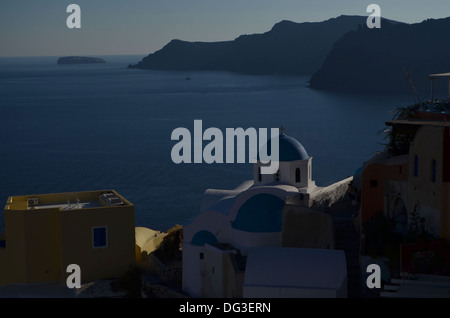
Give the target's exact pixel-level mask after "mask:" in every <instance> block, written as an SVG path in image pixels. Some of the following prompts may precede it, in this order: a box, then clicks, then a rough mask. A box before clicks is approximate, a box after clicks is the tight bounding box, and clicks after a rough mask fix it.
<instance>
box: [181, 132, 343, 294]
mask: <svg viewBox="0 0 450 318" xmlns="http://www.w3.org/2000/svg"><path fill="white" fill-rule="evenodd" d="M261 166H262V164H261V163H260V162H259V161H258V162H256V163H254V164H253V180H249V181H246V182H243V183H242V184H241V185H240V186H239V187H237V188H236V189H233V190H217V189H208V190H206V191H205V194H204V197H203V200H202V204H201V208H200V213H199V214H198V215H197V217H196V218H194V219H193V220H192V221H191V222H190V223H189V224H186V225H184V243H183V273H182V277H183V290H184V292H186V293H187V294H189V295H190V296H191V297H220V298H225V297H233V298H235V297H246V298H247V297H346V295H347V270H346V261H345V254H344V252H343V251H339V250H334V249H333V248H334V228H333V221H332V219H331V217H330V216H329V215H327V214H326V213H323V212H320V209H319V208H318V207H323V206H324V205H327V204H331V203H333V202H335V201H336V200H339V199H340V198H342V197H343V195H345V192H346V190H347V185H348V183H349V182H350V180H351V178H348V179H345V180H342V181H340V182H338V183H335V184H333V185H331V186H328V187H326V188H321V187H317V186H316V185H315V182H314V181H313V180H312V157H310V156H309V155H308V153H307V152H306V150H305V148H304V147H303V145H302V144H301V143H300V142H299V141H297V140H296V139H294V138H292V137H289V136H287V135H286V134H285V133H284V129H283V128H281V129H280V136H279V169H278V171H277V172H276V173H275V174H271V175H270V174H261Z"/></svg>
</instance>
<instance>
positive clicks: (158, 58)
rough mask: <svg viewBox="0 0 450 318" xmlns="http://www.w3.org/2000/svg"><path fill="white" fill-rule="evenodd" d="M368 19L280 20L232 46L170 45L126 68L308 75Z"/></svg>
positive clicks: (342, 17)
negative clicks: (340, 40) (348, 34)
mask: <svg viewBox="0 0 450 318" xmlns="http://www.w3.org/2000/svg"><path fill="white" fill-rule="evenodd" d="M366 19H367V17H362V16H344V15H343V16H339V17H337V18H332V19H329V20H326V21H323V22H305V23H295V22H291V21H281V22H279V23H277V24H275V25H274V27H273V28H272V29H271V30H270V31H268V32H266V33H263V34H252V35H242V36H240V37H238V38H236V39H235V40H233V41H224V42H187V41H181V40H172V41H171V42H170V43H168V44H167V45H166V46H164V47H163V48H162V49H161V50H159V51H156V52H154V53H153V54H150V55H148V56H147V57H145V58H144V59H143V60H142V61H140V62H139V63H137V64H135V65H130V66H129V67H130V68H142V69H153V70H220V71H231V72H240V73H246V74H276V75H312V74H313V73H314V72H316V71H317V69H318V68H319V67H320V65H321V64H322V62H323V60H324V59H325V57H326V56H327V54H328V52H329V51H330V50H331V49H332V47H333V44H334V43H335V42H336V41H337V40H338V39H339V38H341V37H342V36H343V35H344V34H345V33H347V32H349V31H353V30H357V28H358V26H359V25H361V24H365V23H366Z"/></svg>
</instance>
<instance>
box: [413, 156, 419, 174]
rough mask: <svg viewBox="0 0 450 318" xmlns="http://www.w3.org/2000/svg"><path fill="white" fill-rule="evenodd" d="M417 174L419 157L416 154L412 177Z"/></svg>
mask: <svg viewBox="0 0 450 318" xmlns="http://www.w3.org/2000/svg"><path fill="white" fill-rule="evenodd" d="M418 175H419V157H418V156H417V155H416V156H415V157H414V177H417V176H418Z"/></svg>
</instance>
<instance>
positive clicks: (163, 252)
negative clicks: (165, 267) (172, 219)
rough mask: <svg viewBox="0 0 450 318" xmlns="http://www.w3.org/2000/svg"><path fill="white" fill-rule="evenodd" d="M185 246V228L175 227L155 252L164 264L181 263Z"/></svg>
mask: <svg viewBox="0 0 450 318" xmlns="http://www.w3.org/2000/svg"><path fill="white" fill-rule="evenodd" d="M182 246H183V227H182V226H181V225H175V226H174V227H172V228H171V229H169V231H168V232H167V235H166V236H165V237H164V239H163V241H162V242H161V244H160V245H159V247H158V248H157V249H156V250H155V251H154V254H155V256H156V257H158V258H159V259H160V260H161V261H162V262H169V261H181V258H182V255H181V250H182Z"/></svg>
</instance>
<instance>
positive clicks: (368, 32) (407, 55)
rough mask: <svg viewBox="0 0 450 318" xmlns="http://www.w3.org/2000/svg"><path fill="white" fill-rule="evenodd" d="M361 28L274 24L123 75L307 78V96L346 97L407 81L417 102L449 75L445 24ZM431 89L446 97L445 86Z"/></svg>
mask: <svg viewBox="0 0 450 318" xmlns="http://www.w3.org/2000/svg"><path fill="white" fill-rule="evenodd" d="M366 21H367V16H348V15H341V16H339V17H337V18H331V19H328V20H325V21H322V22H304V23H295V22H291V21H281V22H279V23H277V24H275V25H274V27H273V28H272V29H271V30H270V31H268V32H266V33H262V34H251V35H241V36H239V37H238V38H236V39H235V40H232V41H223V42H188V41H182V40H172V41H170V42H169V43H168V44H167V45H166V46H164V47H163V48H161V49H160V50H158V51H156V52H154V53H151V54H149V55H148V56H146V57H144V58H143V59H142V60H141V61H139V62H138V63H136V64H134V65H129V66H128V67H129V68H139V69H151V70H175V71H190V70H192V71H203V70H204V71H229V72H237V73H244V74H253V75H258V74H265V75H290V76H309V77H310V87H311V88H312V89H317V90H334V91H346V92H354V93H358V92H362V93H366V92H367V93H368V92H372V93H373V92H377V93H381V92H383V93H411V91H412V90H411V84H410V81H409V79H411V81H412V82H413V84H414V86H415V88H416V89H417V91H418V93H419V95H425V94H427V93H428V91H429V85H430V84H429V80H428V75H429V74H434V73H443V72H449V71H450V58H449V56H450V42H449V41H448V40H447V37H448V34H447V32H448V30H450V17H449V18H443V19H428V20H425V21H422V22H420V23H414V24H408V23H402V22H398V21H393V20H388V19H383V18H382V20H381V28H380V29H369V28H368V27H367V25H366ZM406 74H408V76H409V77H408V76H407V75H406ZM441 82H442V83H441ZM436 85H440V86H442V87H440V86H439V87H435V89H436V90H438V91H444V90H448V83H446V82H445V81H437V83H436Z"/></svg>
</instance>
